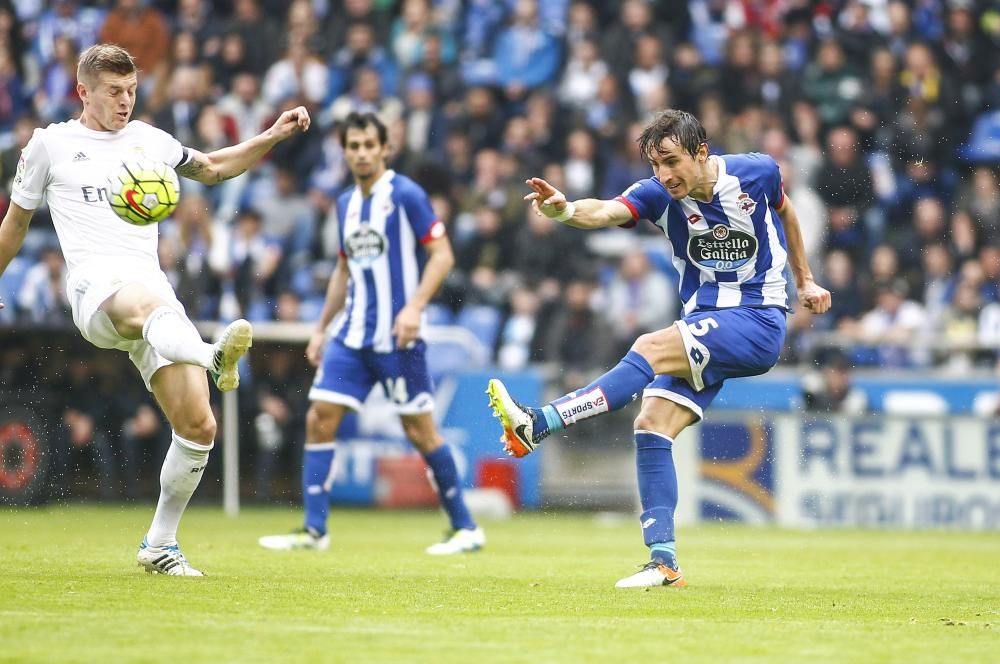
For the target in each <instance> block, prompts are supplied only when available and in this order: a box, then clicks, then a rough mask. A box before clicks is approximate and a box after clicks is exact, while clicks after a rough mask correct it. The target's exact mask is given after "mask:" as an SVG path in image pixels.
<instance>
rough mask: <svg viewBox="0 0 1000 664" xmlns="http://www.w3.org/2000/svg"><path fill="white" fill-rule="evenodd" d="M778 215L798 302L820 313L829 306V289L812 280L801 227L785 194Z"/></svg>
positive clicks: (815, 312)
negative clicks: (786, 244)
mask: <svg viewBox="0 0 1000 664" xmlns="http://www.w3.org/2000/svg"><path fill="white" fill-rule="evenodd" d="M778 216H779V217H781V223H782V225H783V226H784V228H785V238H786V240H787V241H788V265H789V267H791V268H792V275H793V276H794V277H795V289H796V290H797V291H798V293H799V302H801V303H802V306H804V307H805V308H806V309H809V310H810V311H812V312H813V313H814V314H821V313H824V312H825V311H827V310H828V309H829V308H830V303H831V299H830V291H828V290H826V289H825V288H823V287H821V286H818V285H817V284H816V282H815V281H814V280H813V274H812V270H810V269H809V261H808V260H807V259H806V248H805V245H804V244H803V243H802V227H801V226H799V217H798V215H796V214H795V208H794V207H792V202H791V201H790V200H789V199H788V196H785V200H784V202H783V203H782V204H781V207H780V208H778Z"/></svg>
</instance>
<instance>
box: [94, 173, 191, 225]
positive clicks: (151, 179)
mask: <svg viewBox="0 0 1000 664" xmlns="http://www.w3.org/2000/svg"><path fill="white" fill-rule="evenodd" d="M108 180H109V182H108V184H109V186H108V193H109V194H110V196H109V199H108V200H109V202H110V203H111V209H112V210H114V211H115V214H117V215H118V216H119V217H121V218H122V220H124V221H127V222H128V223H130V224H132V225H134V226H148V225H149V224H155V223H157V222H160V221H163V220H164V219H166V218H167V217H168V216H170V213H171V212H173V211H174V208H176V207H177V201H178V200H179V199H180V181H179V180H178V179H177V173H175V172H174V169H172V168H170V167H169V166H167V165H166V164H164V163H162V162H158V161H151V160H147V159H139V160H135V161H126V162H124V163H123V164H122V165H121V167H120V168H119V169H118V170H117V171H116V172H115V173H113V174H112V175H111V176H110V177H109V178H108Z"/></svg>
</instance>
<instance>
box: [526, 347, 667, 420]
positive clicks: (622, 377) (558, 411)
mask: <svg viewBox="0 0 1000 664" xmlns="http://www.w3.org/2000/svg"><path fill="white" fill-rule="evenodd" d="M654 377H655V376H654V374H653V367H651V366H649V362H647V361H646V358H644V357H643V356H642V355H640V354H639V353H636V352H635V351H633V350H630V351H629V352H628V353H627V354H626V355H625V357H623V358H622V360H621V362H619V363H618V364H617V365H616V366H615V367H614V368H613V369H612V370H611V371H609V372H607V373H606V374H604V375H602V376H601V377H599V378H598V379H597V380H595V381H594V382H593V383H591V384H590V385H588V386H587V387H585V388H583V389H582V390H577V391H576V392H572V393H570V394H567V395H566V396H564V397H560V398H558V399H556V400H555V401H553V402H552V403H550V404H549V405H548V406H545V407H544V408H542V409H541V414H542V415H543V416H544V417H543V418H542V419H544V420H545V422H546V424H547V425H548V430H551V431H558V430H559V429H562V428H564V427H567V426H570V425H571V424H575V423H576V422H579V421H580V420H585V419H587V418H588V417H593V416H594V415H600V414H601V413H606V412H608V411H612V410H618V409H619V408H624V407H625V406H627V405H629V404H630V403H632V402H633V401H635V400H636V399H638V398H639V395H641V394H642V391H643V389H645V387H646V386H647V385H649V384H650V383H651V382H652V381H653V378H654ZM536 421H537V419H536ZM553 422H557V423H558V424H557V425H556V426H555V427H553Z"/></svg>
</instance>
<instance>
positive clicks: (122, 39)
mask: <svg viewBox="0 0 1000 664" xmlns="http://www.w3.org/2000/svg"><path fill="white" fill-rule="evenodd" d="M98 39H99V40H100V41H101V42H105V43H107V42H111V43H115V44H118V45H119V46H121V47H122V48H124V49H125V50H127V51H128V52H129V53H131V54H132V57H133V58H134V59H135V66H136V67H137V68H138V69H139V71H141V72H142V87H143V89H149V88H151V87H153V86H155V85H156V80H157V79H158V78H160V77H161V76H165V75H166V74H167V71H168V65H169V62H170V61H169V58H168V57H167V56H168V54H169V52H170V25H169V24H168V23H167V20H166V19H165V18H164V17H163V15H162V14H160V12H159V10H158V9H156V8H155V7H150V6H148V4H147V3H145V2H143V1H142V0H116V2H115V6H114V8H113V9H112V10H111V11H109V12H108V16H107V18H106V19H105V20H104V25H103V26H101V32H100V33H99V35H98ZM77 41H78V43H79V44H78V45H79V46H80V47H81V48H86V47H87V46H89V44H84V43H82V42H80V40H77Z"/></svg>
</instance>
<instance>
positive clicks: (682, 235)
mask: <svg viewBox="0 0 1000 664" xmlns="http://www.w3.org/2000/svg"><path fill="white" fill-rule="evenodd" d="M709 158H710V159H714V160H715V162H716V164H718V167H719V179H718V181H717V182H716V183H715V187H714V189H713V192H712V194H713V195H712V202H711V203H702V202H700V201H696V200H694V199H693V198H691V197H690V196H687V197H685V198H682V199H680V200H674V199H673V198H672V197H671V196H670V194H669V193H668V192H667V190H666V188H665V187H664V186H663V185H662V184H661V183H660V181H659V180H657V179H656V178H648V179H645V180H640V181H639V182H636V183H635V184H633V185H632V186H631V187H629V188H628V189H626V190H625V192H624V193H623V194H622V195H621V196H619V197H618V198H617V199H616V200H619V201H621V202H622V203H624V204H625V205H626V206H627V207H628V208H629V210H631V212H632V217H633V221H632V223H631V224H628V225H630V226H631V225H634V224H635V221H636V220H638V219H648V220H650V221H652V222H653V223H654V224H656V225H657V226H659V227H660V228H661V229H662V230H663V232H664V234H665V235H666V236H667V240H668V241H669V244H670V248H671V250H672V256H671V260H672V262H673V265H674V268H675V269H676V270H677V273H678V275H679V276H680V294H681V302H682V303H683V305H684V313H685V314H689V313H691V312H692V311H696V310H699V309H725V308H728V307H739V306H756V307H787V295H786V293H785V285H786V282H785V275H784V272H785V264H786V259H787V256H788V245H787V243H786V241H785V231H784V229H783V228H782V225H781V219H780V218H779V217H778V214H777V209H778V208H779V207H781V205H782V204H783V203H784V192H783V191H782V186H781V174H780V173H779V171H778V164H777V163H776V162H775V161H774V160H773V159H772V158H771V157H769V156H767V155H763V154H758V153H756V152H753V153H749V154H731V155H718V156H715V155H713V156H711V157H709Z"/></svg>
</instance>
